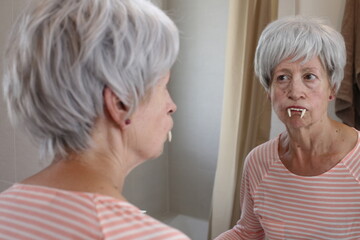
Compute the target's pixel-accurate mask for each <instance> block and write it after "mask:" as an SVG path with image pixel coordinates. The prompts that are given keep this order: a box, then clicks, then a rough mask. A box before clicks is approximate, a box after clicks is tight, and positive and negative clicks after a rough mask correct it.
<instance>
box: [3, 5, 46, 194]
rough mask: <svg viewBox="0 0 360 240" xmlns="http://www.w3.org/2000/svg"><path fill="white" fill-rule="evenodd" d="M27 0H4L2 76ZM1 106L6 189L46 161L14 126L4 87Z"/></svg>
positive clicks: (4, 186) (4, 183)
mask: <svg viewBox="0 0 360 240" xmlns="http://www.w3.org/2000/svg"><path fill="white" fill-rule="evenodd" d="M26 2H27V1H26V0H1V1H0V23H1V24H0V54H1V55H0V56H1V57H0V74H1V75H0V76H2V66H3V57H2V56H3V54H4V51H5V49H4V44H5V41H6V39H7V36H8V34H7V33H8V31H9V29H10V26H11V24H12V23H13V21H14V18H15V16H17V15H18V14H19V12H20V11H21V10H22V9H23V7H24V6H25V4H26ZM0 110H1V111H0V112H1V113H0V136H1V139H0V191H2V190H4V189H5V188H7V187H9V186H10V185H11V184H12V183H14V182H17V181H19V180H21V179H23V178H25V177H27V176H28V175H29V174H32V173H34V172H36V171H38V170H40V169H41V168H42V167H44V164H43V163H41V162H40V161H39V160H38V157H37V155H38V153H37V150H36V148H35V146H34V144H32V143H31V142H30V141H29V139H28V138H27V136H25V134H24V133H23V131H21V130H19V129H13V128H12V127H11V125H10V123H9V120H8V117H7V110H6V106H5V103H4V101H3V95H2V88H1V91H0Z"/></svg>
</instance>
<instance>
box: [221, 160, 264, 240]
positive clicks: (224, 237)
mask: <svg viewBox="0 0 360 240" xmlns="http://www.w3.org/2000/svg"><path fill="white" fill-rule="evenodd" d="M248 163H249V162H248V161H245V166H244V172H243V177H242V182H241V189H240V194H241V196H240V204H241V216H240V220H239V221H238V222H237V224H236V225H235V226H234V227H233V228H232V229H230V230H228V231H226V232H224V233H222V234H220V235H219V236H218V237H217V238H215V239H216V240H235V239H247V240H249V239H263V238H264V230H263V229H262V227H261V225H260V223H259V221H258V219H257V217H256V216H255V214H254V201H253V188H254V181H253V179H252V176H254V175H252V172H253V170H254V169H253V168H251V167H249V164H248Z"/></svg>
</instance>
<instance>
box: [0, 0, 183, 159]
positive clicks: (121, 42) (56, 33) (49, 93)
mask: <svg viewBox="0 0 360 240" xmlns="http://www.w3.org/2000/svg"><path fill="white" fill-rule="evenodd" d="M178 50H179V33H178V29H177V28H176V26H175V24H174V23H173V22H172V21H171V20H170V19H169V17H168V16H166V14H165V13H164V12H162V11H161V10H160V9H158V8H157V7H156V6H154V5H153V4H152V3H151V2H150V1H147V0H44V1H41V2H40V3H39V4H34V6H33V7H31V8H29V9H28V10H26V11H25V12H24V13H23V14H22V15H21V17H20V18H19V19H18V20H17V23H16V25H15V26H14V27H13V29H12V32H11V34H10V38H9V41H8V45H7V53H6V63H5V69H4V70H5V71H4V82H3V87H4V96H5V100H6V102H7V107H8V111H9V116H10V120H11V121H12V123H13V124H17V125H19V124H20V125H22V126H23V127H24V128H25V130H26V131H27V132H29V133H30V135H31V136H32V137H33V138H34V139H35V140H36V142H37V143H38V144H39V147H40V152H41V157H42V158H44V157H49V158H54V157H57V156H66V155H67V154H68V153H69V152H71V151H75V152H80V151H82V150H85V149H86V148H88V147H89V146H90V145H91V143H92V142H91V131H92V129H93V127H94V123H95V121H96V120H97V119H98V117H99V116H103V114H104V112H103V90H104V88H105V87H106V86H107V87H109V88H111V89H112V90H113V91H114V93H115V94H116V95H117V96H118V97H119V99H120V100H121V101H122V103H123V104H124V105H125V106H126V107H127V108H128V109H129V114H131V113H132V112H133V111H134V110H135V109H136V107H137V106H138V104H139V103H140V102H141V101H142V100H143V99H144V97H145V95H146V94H147V92H148V91H150V90H151V89H152V87H153V86H154V85H155V84H156V83H157V82H158V80H159V79H161V78H162V77H163V76H165V74H166V73H167V72H168V71H169V70H170V68H171V66H172V65H173V64H174V62H175V60H176V57H177V54H178Z"/></svg>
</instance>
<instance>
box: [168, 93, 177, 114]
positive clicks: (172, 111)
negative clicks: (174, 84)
mask: <svg viewBox="0 0 360 240" xmlns="http://www.w3.org/2000/svg"><path fill="white" fill-rule="evenodd" d="M176 110H177V106H176V104H175V102H174V101H173V100H172V98H171V97H170V109H169V113H170V114H172V113H174V112H176Z"/></svg>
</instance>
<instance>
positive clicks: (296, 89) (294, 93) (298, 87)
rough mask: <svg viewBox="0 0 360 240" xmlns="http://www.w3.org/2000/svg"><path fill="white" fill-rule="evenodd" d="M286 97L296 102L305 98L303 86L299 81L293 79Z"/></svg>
mask: <svg viewBox="0 0 360 240" xmlns="http://www.w3.org/2000/svg"><path fill="white" fill-rule="evenodd" d="M288 97H289V98H290V99H292V100H298V99H301V98H304V97H305V93H304V86H303V84H302V82H301V81H299V80H295V79H293V80H292V81H291V82H290V84H289V88H288Z"/></svg>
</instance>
